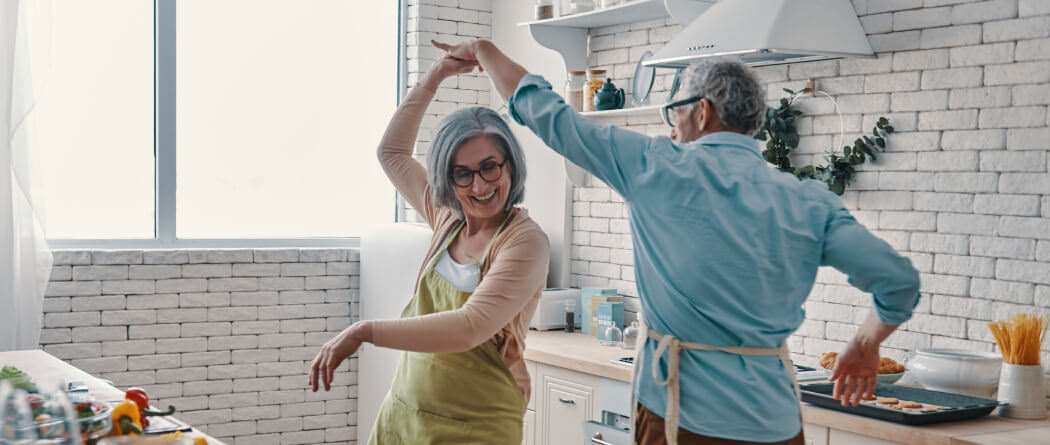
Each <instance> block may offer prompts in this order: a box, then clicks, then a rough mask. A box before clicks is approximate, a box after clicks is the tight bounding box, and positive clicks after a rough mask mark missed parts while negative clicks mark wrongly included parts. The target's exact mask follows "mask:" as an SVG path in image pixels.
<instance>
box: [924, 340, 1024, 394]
mask: <svg viewBox="0 0 1050 445" xmlns="http://www.w3.org/2000/svg"><path fill="white" fill-rule="evenodd" d="M1002 364H1003V358H1002V356H1001V355H999V354H996V353H991V352H974V351H966V350H960V349H920V350H918V351H916V352H915V355H914V356H913V357H912V358H911V360H909V361H908V371H909V372H911V374H912V375H914V376H915V379H916V380H918V381H919V383H920V384H921V385H922V386H923V387H924V388H926V389H932V390H935V391H944V392H951V393H957V394H966V395H971V396H976V397H984V398H993V397H994V396H995V392H996V390H997V389H998V387H999V370H1000V368H1001V367H1002Z"/></svg>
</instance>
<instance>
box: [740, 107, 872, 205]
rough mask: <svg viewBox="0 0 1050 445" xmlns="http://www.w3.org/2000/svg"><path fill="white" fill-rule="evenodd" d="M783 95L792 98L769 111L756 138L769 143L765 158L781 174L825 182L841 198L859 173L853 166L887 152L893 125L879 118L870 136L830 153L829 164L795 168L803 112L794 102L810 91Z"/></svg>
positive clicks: (826, 158) (827, 158)
mask: <svg viewBox="0 0 1050 445" xmlns="http://www.w3.org/2000/svg"><path fill="white" fill-rule="evenodd" d="M784 92H786V93H788V94H789V95H790V96H789V97H785V98H782V99H780V106H779V107H777V108H769V109H767V110H766V122H765V124H764V125H763V127H762V128H761V129H760V130H759V131H758V134H756V135H755V139H758V140H761V141H766V149H765V150H763V151H762V156H764V157H765V158H766V161H767V162H769V163H770V164H773V165H774V166H776V167H777V169H779V170H780V171H783V172H787V173H791V174H793V175H795V176H797V177H798V178H799V179H804V178H808V179H816V180H818V181H822V182H824V183H825V184H827V185H828V189H830V190H831V191H832V192H834V193H835V194H837V195H841V194H842V193H843V192H845V191H846V186H847V185H849V184H850V182H852V181H853V177H854V175H856V173H857V171H856V169H855V168H854V167H855V166H857V165H860V164H863V163H864V162H866V161H867V160H868V158H871V160H872V161H875V160H877V159H878V155H876V153H881V152H883V151H885V149H886V139H887V137H888V136H889V135H890V133H893V126H891V125H890V121H889V120H888V119H886V118H885V117H879V119H878V121H876V122H875V127H873V128H872V130H871V136H867V135H864V136H861V137H859V138H857V139H856V140H854V141H853V144H852V145H846V146H843V147H842V150H841V153H839V152H838V151H835V150H828V153H827V156H825V161H827V164H825V165H805V166H801V167H795V166H793V165H792V164H791V151H792V150H794V149H795V148H797V147H798V143H799V136H798V128H796V126H795V121H796V120H797V119H798V117H799V116H801V115H802V112H801V111H799V110H798V109H796V108H795V107H794V102H795V99H796V98H797V97H798V96H799V95H800V94H802V93H810V92H811V90H810V89H808V88H807V89H803V90H802V91H800V92H798V93H796V92H795V91H792V90H789V89H787V88H785V89H784Z"/></svg>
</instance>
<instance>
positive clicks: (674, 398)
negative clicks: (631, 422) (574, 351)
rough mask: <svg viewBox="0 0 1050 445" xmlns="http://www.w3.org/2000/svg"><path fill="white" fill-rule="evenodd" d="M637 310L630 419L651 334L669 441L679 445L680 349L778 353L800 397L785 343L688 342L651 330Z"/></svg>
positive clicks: (655, 371) (636, 417)
mask: <svg viewBox="0 0 1050 445" xmlns="http://www.w3.org/2000/svg"><path fill="white" fill-rule="evenodd" d="M640 315H641V314H639V323H638V324H639V325H640V326H641V331H642V332H640V333H639V338H638V343H637V344H635V349H634V363H635V366H634V375H633V376H632V379H631V380H632V384H631V409H632V410H634V414H633V417H632V419H635V420H637V419H638V401H637V400H635V398H636V396H635V394H636V393H637V391H638V376H639V372H640V369H641V364H642V363H643V361H642V360H641V358H642V351H643V350H644V349H645V343H646V339H647V338H651V339H653V340H654V341H656V342H657V346H656V355H655V356H654V357H653V358H652V362H651V367H650V369H651V372H652V374H653V380H655V381H656V383H657V384H658V385H661V386H666V387H667V403H666V407H667V412H665V413H663V418H664V436H665V437H666V439H667V444H668V445H678V420H679V419H678V417H679V400H678V395H679V393H680V388H679V380H678V360H679V355H680V354H681V352H682V349H690V350H694V351H720V352H728V353H730V354H737V355H744V356H767V357H779V358H780V362H781V363H782V364H783V365H784V369H785V370H786V372H787V374H788V377H789V378H790V379H791V381H792V383H793V384H794V385H795V397H796V398H799V394H800V393H799V386H798V379H797V378H796V376H795V364H794V363H793V362H792V361H791V352H790V351H789V350H788V347H787V343H786V342H785V343H784V345H783V346H781V347H779V348H751V347H732V346H715V345H709V344H704V343H690V342H683V341H681V340H678V339H677V338H675V337H674V336H672V335H661V334H660V333H658V332H655V331H652V330H650V329H649V327H648V326H647V325H646V324H645V322H644V321H643V320H641V317H640ZM665 353H666V354H667V376H663V375H662V374H663V373H662V372H660V357H662V356H663V355H664V354H665Z"/></svg>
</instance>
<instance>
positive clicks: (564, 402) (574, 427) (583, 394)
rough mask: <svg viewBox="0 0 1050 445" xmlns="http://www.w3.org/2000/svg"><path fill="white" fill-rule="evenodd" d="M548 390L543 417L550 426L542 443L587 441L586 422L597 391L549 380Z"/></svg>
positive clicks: (555, 443)
mask: <svg viewBox="0 0 1050 445" xmlns="http://www.w3.org/2000/svg"><path fill="white" fill-rule="evenodd" d="M551 380H557V379H553V378H552V379H551ZM545 391H546V394H547V404H546V405H544V406H543V417H544V419H543V420H544V423H545V424H546V428H545V429H544V430H545V431H544V437H543V440H542V441H541V443H543V444H544V445H557V444H581V443H583V423H584V422H586V421H588V420H590V419H591V417H590V415H589V414H590V411H591V409H592V407H593V402H594V393H593V392H590V391H586V390H580V389H578V388H576V387H574V386H569V385H565V384H562V383H560V382H557V381H549V382H548V383H547V385H545Z"/></svg>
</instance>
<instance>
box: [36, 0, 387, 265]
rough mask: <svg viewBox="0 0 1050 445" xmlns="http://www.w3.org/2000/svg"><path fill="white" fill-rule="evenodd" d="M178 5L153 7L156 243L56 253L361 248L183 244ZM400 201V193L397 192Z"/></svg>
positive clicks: (275, 242) (331, 241)
mask: <svg viewBox="0 0 1050 445" xmlns="http://www.w3.org/2000/svg"><path fill="white" fill-rule="evenodd" d="M176 3H177V0H154V1H153V37H154V40H153V41H154V45H153V48H154V53H153V115H154V121H153V135H154V139H153V144H154V145H153V153H154V218H153V224H154V228H153V234H154V236H153V238H151V239H131V238H108V239H48V240H47V242H48V245H49V247H50V248H52V249H93V248H94V249H173V248H268V247H344V248H357V247H360V245H361V238H360V237H304V238H229V239H226V238H223V239H208V238H200V239H196V238H195V239H180V238H178V237H177V236H176V233H177V232H176V227H177V224H178V221H176V191H177V186H176V185H177V184H176V180H177V178H178V176H177V174H176V173H177V155H176V153H177V144H176V116H177V113H176V111H177V110H176V99H177V96H176V85H177V78H176V67H177V65H176V64H177V60H176V49H177V47H176V44H177V41H178V40H177V35H176V29H177V28H176ZM397 8H398V15H397V85H396V91H395V94H396V96H397V97H396V100H395V101H396V103H398V104H400V103H401V100H402V98H403V97H404V95H405V89H406V85H407V78H406V71H407V70H406V69H405V68H406V67H405V64H406V60H405V54H406V48H405V45H406V40H407V39H406V38H405V30H406V18H407V14H406V13H405V12H406V11H405V8H406V2H405V1H404V0H398V6H397ZM395 195H397V193H396V192H395ZM390 198H391V199H392V200H394V202H395V205H394V209H393V214H392V215H391V222H400V221H403V220H405V217H404V214H403V211H400V210H399V209H400V208H401V207H402V205H401V204H400V202H401V199H400V198H399V197H398V196H391V197H390Z"/></svg>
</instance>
